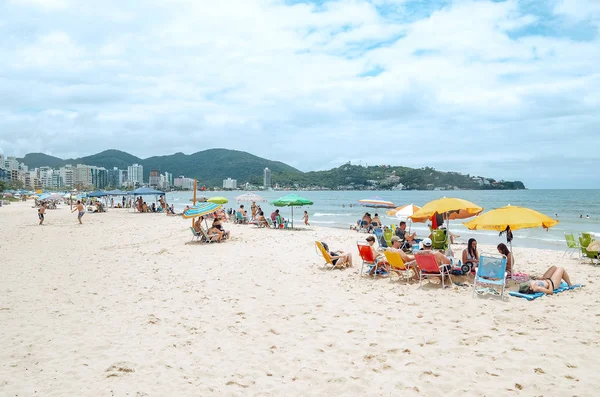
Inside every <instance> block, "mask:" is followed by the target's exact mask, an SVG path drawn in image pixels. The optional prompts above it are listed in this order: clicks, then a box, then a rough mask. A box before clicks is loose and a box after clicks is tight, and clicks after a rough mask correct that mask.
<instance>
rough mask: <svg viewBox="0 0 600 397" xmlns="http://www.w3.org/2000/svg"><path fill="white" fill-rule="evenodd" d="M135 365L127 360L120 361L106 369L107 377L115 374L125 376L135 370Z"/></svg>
mask: <svg viewBox="0 0 600 397" xmlns="http://www.w3.org/2000/svg"><path fill="white" fill-rule="evenodd" d="M134 367H135V365H134V364H133V363H129V362H127V361H119V362H116V363H114V364H113V365H111V366H110V367H108V368H107V369H106V371H104V372H106V373H107V374H106V377H107V378H110V377H113V376H124V375H125V374H128V373H131V372H135V368H134Z"/></svg>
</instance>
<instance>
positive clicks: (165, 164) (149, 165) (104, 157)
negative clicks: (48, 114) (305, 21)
mask: <svg viewBox="0 0 600 397" xmlns="http://www.w3.org/2000/svg"><path fill="white" fill-rule="evenodd" d="M21 161H23V162H24V163H25V164H27V165H28V166H29V167H32V168H33V167H41V166H50V167H54V168H57V167H60V166H62V165H64V164H73V165H76V164H88V165H95V166H98V167H105V168H106V169H112V168H113V167H118V168H119V169H127V167H128V166H129V165H132V164H134V163H137V164H141V165H143V166H144V180H145V181H148V179H149V175H150V170H159V171H160V172H161V173H164V172H165V171H166V172H170V173H172V174H173V175H174V176H175V177H177V176H179V175H185V176H186V177H189V178H196V179H198V182H199V183H200V184H201V185H206V186H207V187H221V186H223V179H226V178H233V179H237V181H238V185H241V184H242V183H245V182H250V183H251V184H254V185H258V186H260V185H262V178H263V170H264V169H265V168H266V167H268V168H269V169H270V170H271V172H272V179H273V183H274V184H275V183H277V184H279V185H280V186H281V187H289V188H304V187H308V188H310V187H312V188H316V189H320V188H326V189H392V188H395V187H396V188H397V187H398V185H399V184H402V185H403V186H404V188H406V189H414V190H431V189H436V188H438V189H524V188H525V186H524V185H523V183H522V182H520V181H514V182H509V181H496V180H494V179H492V178H484V177H476V178H474V177H471V175H464V174H459V173H457V172H443V171H438V170H435V169H433V168H430V167H424V168H418V169H414V168H408V167H401V166H389V165H382V166H371V167H362V166H359V165H351V164H344V165H342V166H340V167H337V168H333V169H331V170H327V171H311V172H301V171H299V170H297V169H295V168H293V167H291V166H289V165H287V164H284V163H282V162H279V161H271V160H267V159H264V158H261V157H258V156H255V155H253V154H250V153H246V152H241V151H237V150H228V149H208V150H203V151H201V152H197V153H194V154H190V155H186V154H183V153H175V154H171V155H168V156H154V157H149V158H147V159H141V158H139V157H136V156H133V155H131V154H129V153H126V152H122V151H120V150H105V151H103V152H100V153H97V154H94V155H91V156H86V157H81V158H78V159H68V160H62V159H59V158H57V157H53V156H48V155H45V154H42V153H30V154H27V155H26V156H25V157H24V158H23V159H21Z"/></svg>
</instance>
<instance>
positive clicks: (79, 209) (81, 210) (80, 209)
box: [71, 200, 85, 225]
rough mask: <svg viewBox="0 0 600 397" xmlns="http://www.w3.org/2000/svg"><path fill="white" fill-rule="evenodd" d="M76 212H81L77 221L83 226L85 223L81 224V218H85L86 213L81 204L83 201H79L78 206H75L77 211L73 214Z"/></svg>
mask: <svg viewBox="0 0 600 397" xmlns="http://www.w3.org/2000/svg"><path fill="white" fill-rule="evenodd" d="M75 211H79V213H78V214H77V220H78V221H79V224H80V225H83V223H82V222H81V218H83V215H84V214H85V211H84V208H83V204H81V200H77V205H76V206H75V209H74V210H73V211H71V213H73V212H75Z"/></svg>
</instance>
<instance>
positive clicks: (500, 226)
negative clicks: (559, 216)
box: [464, 205, 558, 232]
mask: <svg viewBox="0 0 600 397" xmlns="http://www.w3.org/2000/svg"><path fill="white" fill-rule="evenodd" d="M557 224H558V221H557V220H556V219H552V218H550V217H549V216H546V215H544V214H542V213H541V212H537V211H535V210H532V209H530V208H525V207H519V206H515V205H507V206H506V207H502V208H497V209H495V210H491V211H488V212H486V213H485V214H482V215H480V216H478V217H477V218H475V219H473V220H472V221H469V222H464V225H465V226H466V227H468V228H469V229H470V230H495V231H497V232H502V231H505V230H506V228H507V227H510V230H513V231H514V230H519V229H528V228H533V227H543V228H544V229H548V228H549V227H552V226H556V225H557Z"/></svg>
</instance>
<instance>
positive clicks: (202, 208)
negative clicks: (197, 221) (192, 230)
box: [183, 203, 223, 219]
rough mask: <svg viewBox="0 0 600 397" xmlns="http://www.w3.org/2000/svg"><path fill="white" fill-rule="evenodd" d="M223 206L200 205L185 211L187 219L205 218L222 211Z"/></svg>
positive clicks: (184, 215) (184, 214) (213, 204)
mask: <svg viewBox="0 0 600 397" xmlns="http://www.w3.org/2000/svg"><path fill="white" fill-rule="evenodd" d="M222 207H223V206H222V205H220V204H215V203H200V204H198V205H195V206H193V207H190V208H188V209H187V210H185V211H184V213H183V217H184V218H185V219H190V218H195V217H197V216H205V215H208V214H212V213H213V212H215V211H217V210H219V209H221V208H222Z"/></svg>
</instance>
